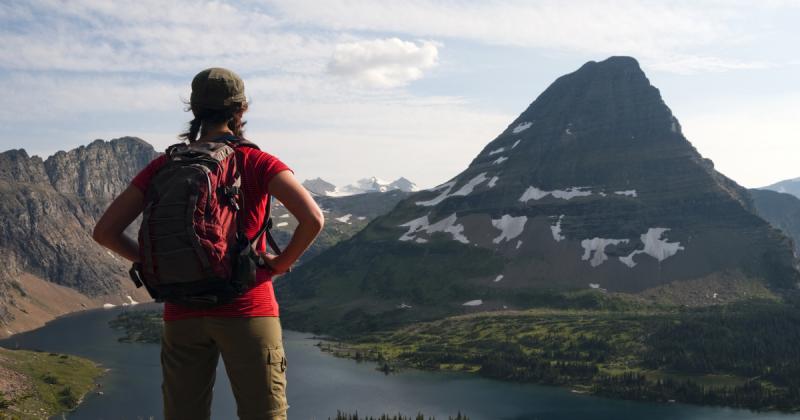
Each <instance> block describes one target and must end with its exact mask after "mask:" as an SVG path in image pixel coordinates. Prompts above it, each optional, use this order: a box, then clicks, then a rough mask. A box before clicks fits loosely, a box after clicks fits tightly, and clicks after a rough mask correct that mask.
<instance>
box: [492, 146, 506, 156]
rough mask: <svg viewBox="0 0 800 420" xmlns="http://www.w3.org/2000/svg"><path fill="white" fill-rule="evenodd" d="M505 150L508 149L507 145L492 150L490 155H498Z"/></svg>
mask: <svg viewBox="0 0 800 420" xmlns="http://www.w3.org/2000/svg"><path fill="white" fill-rule="evenodd" d="M504 150H506V148H505V147H501V148H499V149H494V150H492V151H491V152H489V156H492V155H496V154H498V153H503V151H504Z"/></svg>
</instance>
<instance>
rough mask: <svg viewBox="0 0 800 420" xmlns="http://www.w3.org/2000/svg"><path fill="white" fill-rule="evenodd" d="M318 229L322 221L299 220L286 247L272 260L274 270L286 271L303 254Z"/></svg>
mask: <svg viewBox="0 0 800 420" xmlns="http://www.w3.org/2000/svg"><path fill="white" fill-rule="evenodd" d="M320 231H322V223H320V222H314V221H311V222H305V223H303V222H300V223H299V224H298V225H297V228H296V229H295V231H294V234H293V235H292V239H291V240H290V241H289V244H288V245H287V246H286V249H284V250H283V252H282V253H281V255H279V256H277V257H275V259H273V260H272V267H273V268H274V269H275V271H277V272H278V273H283V272H285V271H287V270H288V269H289V268H290V267H291V266H292V264H294V263H295V262H296V261H297V259H298V258H300V256H301V255H303V252H305V250H306V249H308V247H309V246H311V243H312V242H314V239H316V238H317V235H319V232H320Z"/></svg>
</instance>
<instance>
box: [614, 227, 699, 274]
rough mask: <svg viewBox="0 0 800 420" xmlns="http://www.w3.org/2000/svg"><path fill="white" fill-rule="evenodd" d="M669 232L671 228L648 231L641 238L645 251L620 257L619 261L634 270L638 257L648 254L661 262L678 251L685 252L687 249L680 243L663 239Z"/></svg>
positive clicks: (639, 250)
mask: <svg viewBox="0 0 800 420" xmlns="http://www.w3.org/2000/svg"><path fill="white" fill-rule="evenodd" d="M668 230H669V228H650V229H648V230H647V233H645V234H643V235H642V236H641V239H642V243H644V249H637V250H636V251H633V252H631V253H630V254H628V255H627V256H625V257H619V260H620V261H622V263H623V264H625V265H627V266H628V267H631V268H633V267H635V266H636V261H634V260H633V257H635V256H636V255H639V254H647V255H649V256H651V257H653V258H655V259H657V260H658V262H661V261H664V260H666V259H667V258H669V257H671V256H673V255H675V254H677V253H678V251H683V250H684V249H685V248H684V247H682V246H681V243H680V242H668V241H667V240H666V239H663V238H662V236H664V233H665V232H667V231H668Z"/></svg>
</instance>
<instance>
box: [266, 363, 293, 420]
mask: <svg viewBox="0 0 800 420" xmlns="http://www.w3.org/2000/svg"><path fill="white" fill-rule="evenodd" d="M267 350H268V351H269V395H270V406H271V407H272V410H270V411H272V412H274V413H275V412H281V411H285V410H286V409H287V408H288V407H289V405H288V403H287V402H286V354H285V353H284V351H283V347H277V348H269V349H267Z"/></svg>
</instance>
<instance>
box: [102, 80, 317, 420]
mask: <svg viewBox="0 0 800 420" xmlns="http://www.w3.org/2000/svg"><path fill="white" fill-rule="evenodd" d="M189 105H190V109H191V111H192V113H193V115H194V119H192V121H191V122H190V123H189V129H188V131H187V132H186V133H183V134H181V135H180V137H181V138H182V139H183V140H184V143H185V144H180V145H175V146H172V147H170V148H169V149H168V150H167V153H166V154H164V155H161V156H159V157H157V158H156V159H154V160H153V161H152V162H150V164H149V165H147V167H145V168H144V169H143V170H142V171H141V172H140V173H139V174H138V175H136V177H135V178H134V179H133V180H132V182H131V185H130V186H129V187H128V188H127V189H126V190H125V191H124V192H122V194H120V195H119V196H118V197H117V198H116V199H115V200H114V201H113V202H112V203H111V205H110V206H109V207H108V209H107V210H106V212H105V213H104V214H103V216H102V217H101V218H100V220H99V221H98V222H97V225H96V227H95V229H94V234H93V237H94V239H95V240H96V241H97V242H98V243H100V244H101V245H103V246H105V247H107V248H108V249H110V250H112V251H114V252H116V253H117V254H119V255H121V256H123V257H125V258H127V259H128V260H130V261H132V262H133V263H134V269H132V271H131V275H132V278H134V281H135V282H137V283H139V282H140V281H141V280H142V279H143V283H144V285H145V286H146V287H147V289H148V291H149V292H150V293H151V295H154V296H155V297H157V299H156V300H163V301H165V304H164V316H163V317H164V331H163V335H162V340H161V366H162V373H163V383H162V393H163V401H164V417H165V418H166V419H168V420H174V419H193V420H195V419H208V418H210V416H211V399H212V390H213V386H214V380H215V372H216V366H217V361H218V359H219V355H220V354H221V355H222V359H223V362H224V364H225V369H226V371H227V373H228V377H229V378H230V381H231V386H232V388H233V394H234V397H235V398H236V405H237V412H238V415H239V418H241V419H286V409H287V408H288V404H287V402H286V356H285V354H284V350H283V344H282V337H281V324H280V320H279V318H278V303H277V302H276V300H275V294H274V291H273V287H272V281H271V280H272V277H273V276H276V275H279V274H282V273H285V272H287V271H288V270H289V269H290V267H291V266H292V264H293V263H294V262H295V261H297V259H298V258H299V257H300V255H301V254H302V253H303V252H304V251H305V250H306V248H308V246H309V245H310V244H311V243H312V242H313V241H314V239H315V238H316V236H317V234H318V233H319V232H320V231H321V230H322V226H323V221H324V219H323V215H322V212H321V211H320V209H319V207H318V206H317V204H316V203H315V202H314V200H313V198H311V195H310V194H309V193H308V192H307V191H306V189H305V188H303V187H302V186H301V185H300V183H299V182H298V181H297V180H296V179H295V178H294V175H293V173H292V172H291V170H290V169H289V167H288V166H286V165H285V164H284V163H283V162H281V161H280V160H279V159H278V158H276V157H275V156H272V155H270V154H268V153H265V152H262V151H261V150H259V149H258V148H257V147H256V146H255V145H254V144H252V143H250V142H248V141H247V140H245V139H244V137H243V133H244V132H243V127H244V125H245V121H243V120H242V116H243V114H244V113H245V112H246V111H247V108H248V103H247V100H246V97H245V93H244V83H243V82H242V79H241V78H240V77H239V76H238V75H236V74H235V73H234V72H232V71H230V70H227V69H222V68H211V69H207V70H204V71H202V72H200V73H199V74H197V76H195V78H194V79H193V81H192V93H191V98H190V103H189ZM198 156H200V157H202V158H204V159H205V160H204V161H203V162H209V161H210V160H209V159H217V160H219V162H220V163H219V165H218V167H219V168H226V169H225V170H219V171H217V172H214V171H211V172H210V173H208V174H204V173H203V172H202V171H200V172H197V171H195V173H199V174H200V178H199V179H202V180H203V181H202V182H199V185H198V187H197V188H200V189H203V188H206V186H205V182H206V180H208V188H207V189H208V190H209V191H207V192H205V193H203V194H201V195H200V196H201V197H202V198H198V195H197V194H195V195H191V194H188V195H189V196H191V197H192V198H194V199H195V201H196V203H198V204H197V209H195V207H191V210H194V211H189V212H187V211H186V210H185V206H183V204H171V203H167V202H162V201H169V200H167V199H166V198H165V197H167V196H169V194H173V191H175V190H176V188H177V189H180V188H183V189H186V188H190V187H186V185H191V184H192V183H191V182H190V181H183V180H182V181H180V182H178V181H173V182H172V183H169V182H168V181H167V180H169V179H170V178H169V177H170V176H173V177H179V176H182V175H180V174H186V173H187V172H186V169H185V168H186V167H187V165H186V164H185V163H187V162H189V161H191V160H192V159H195V160H196V159H199V158H198ZM226 156H227V157H229V159H226ZM180 160H184V164H183V165H182V166H181V163H180V162H179V163H174V162H176V161H180ZM171 162H172V163H171ZM214 162H216V161H214ZM204 164H205V163H204ZM170 165H171V166H170ZM189 166H191V165H189ZM162 168H163V169H164V170H163V171H160V169H162ZM181 171H183V172H181ZM220 171H222V172H224V173H222V172H220ZM175 174H178V175H175ZM212 175H213V176H212ZM206 177H207V178H206ZM172 179H178V178H172ZM212 179H213V180H214V182H220V185H218V186H216V187H215V186H214V185H212ZM223 183H227V184H225V185H222V184H223ZM184 184H186V185H184ZM212 187H215V188H214V191H213V192H211V191H210V189H211V188H212ZM148 193H149V194H148ZM212 194H218V197H216V198H217V199H218V200H217V199H212V198H214V197H212ZM184 195H187V194H186V193H184ZM206 195H207V197H206ZM271 196H274V197H275V198H276V199H278V200H279V201H280V202H281V203H282V204H283V205H284V206H285V207H286V209H287V210H288V211H289V212H290V213H291V214H292V215H294V217H295V218H296V219H297V222H298V225H297V228H296V230H295V231H294V234H293V236H292V238H291V240H290V242H289V243H288V245H287V246H286V248H285V249H284V250H283V252H280V251H279V250H277V249H276V250H275V251H274V252H275V253H274V254H273V253H267V252H266V251H267V247H266V243H267V242H273V243H274V241H267V237H268V232H269V231H268V229H267V228H268V225H267V219H268V212H269V204H270V198H271ZM175 197H178V199H180V196H178V195H176V196H175ZM159 199H163V200H162V201H159ZM173 200H174V199H173ZM202 200H206V201H205V202H204V203H205V205H204V206H205V207H203V206H201V204H200V203H201V202H202ZM209 203H216V204H215V205H216V206H218V207H214V208H213V209H211V207H213V206H212V205H211V204H209ZM170 204H171V205H172V207H173V209H172V210H170V209H169V206H170ZM176 207H177V209H179V210H176V209H175V208H176ZM146 208H147V211H145V214H144V219H143V224H142V232H140V235H139V243H137V241H134V240H133V239H131V238H129V237H128V236H126V235H125V234H124V230H125V228H126V227H128V225H129V224H131V223H132V222H133V221H134V220H135V219H136V218H137V217H138V216H139V215H140V214H142V212H143V211H144V210H145V209H146ZM203 211H205V212H206V213H203ZM159 212H160V213H159ZM170 212H172V213H170ZM209 213H213V214H209ZM165 214H166V215H171V216H170V217H173V219H172V220H178V222H175V221H173V222H170V221H169V220H167V219H165V217H166V216H164V215H165ZM193 217H194V218H199V219H200V220H199V221H197V220H194V221H193V219H192V218H193ZM216 217H219V218H223V219H224V218H225V217H227V219H225V220H227V222H224V223H223V222H219V225H214V226H213V227H214V229H217V230H219V231H220V232H221V234H220V237H219V238H218V243H212V244H211V246H212V249H213V248H214V247H217V248H219V249H228V250H229V251H228V252H226V253H220V252H217V253H216V254H215V253H214V252H200V251H204V248H203V246H206V247H207V246H209V245H208V241H205V242H203V241H199V240H196V239H195V237H196V235H199V234H197V233H194V231H193V230H192V229H191V227H192V226H197V223H199V224H202V225H203V226H205V224H204V223H205V222H203V220H202V219H203V218H205V220H206V221H208V220H216V219H214V218H216ZM159 218H160V219H159ZM176 218H177V219H176ZM184 218H188V221H187V222H186V223H181V222H180V220H182V219H184ZM233 219H235V223H234V222H231V220H233ZM160 221H161V223H159V222H160ZM163 221H166V223H164V222H163ZM193 223H195V225H193ZM215 223H217V222H215ZM226 223H227V224H226ZM228 225H230V226H228ZM186 226H189V227H190V229H188V230H187V228H186ZM169 229H172V230H171V231H169ZM204 229H209V228H207V227H205V228H204ZM226 229H227V230H226ZM231 229H233V230H235V232H234V231H232V230H231ZM187 231H188V232H189V233H188V234H187V233H186V232H187ZM220 232H217V233H220ZM226 232H227V233H226ZM264 232H266V233H267V234H264ZM234 233H235V235H234ZM181 235H183V236H184V237H189V236H192V235H194V236H192V241H189V240H185V241H184V242H182V243H181V242H179V241H178V239H175V238H180V237H181ZM226 238H227V239H228V242H230V239H231V238H236V240H237V241H239V242H237V243H244V245H243V246H242V247H241V250H242V251H241V252H240V254H241V255H238V254H236V252H239V248H236V252H233V251H230V249H231V247H233V246H234V244H230V243H228V242H226ZM269 239H271V237H269ZM170 241H172V242H170ZM241 241H243V242H241ZM186 243H189V244H190V245H185V244H186ZM140 244H144V246H143V247H142V248H140ZM181 244H184V245H181ZM220 247H222V248H220ZM198 249H199V250H200V251H198ZM182 252H183V253H184V254H185V255H184V254H181V253H182ZM248 253H251V254H252V255H248ZM200 254H202V255H200ZM217 254H220V255H217ZM198 255H200V257H198ZM180 258H183V260H182V259H180ZM215 258H216V259H215ZM190 260H191V262H182V261H190ZM195 260H198V261H200V260H202V261H204V262H203V264H208V267H206V266H201V263H200V262H194V261H195ZM234 260H235V261H234ZM154 261H155V263H154ZM209 261H211V262H209ZM214 264H217V265H214ZM204 267H205V268H206V269H207V270H206V269H203V268H204ZM231 267H237V268H235V269H233V268H231ZM201 269H202V270H201ZM225 270H228V271H225ZM209 272H211V273H212V274H214V275H219V273H229V274H225V275H226V276H230V278H232V279H238V280H237V281H236V282H232V281H227V280H225V281H216V282H212V283H208V282H207V281H205V280H204V281H198V282H193V283H181V282H182V281H184V280H186V281H188V279H190V278H193V277H192V276H197V275H201V274H203V273H205V274H203V275H206V276H207V275H208V273H209ZM198 273H199V274H198ZM215 273H216V274H215ZM242 273H244V274H242ZM215 278H216V277H215ZM243 278H244V279H245V280H242V279H243ZM159 282H161V283H159ZM139 284H141V283H139ZM232 284H233V286H232ZM198 285H202V287H200V288H198V287H199V286H198ZM189 286H192V289H191V291H190V289H189V288H188V287H189ZM196 286H197V287H196ZM212 286H213V287H212Z"/></svg>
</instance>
